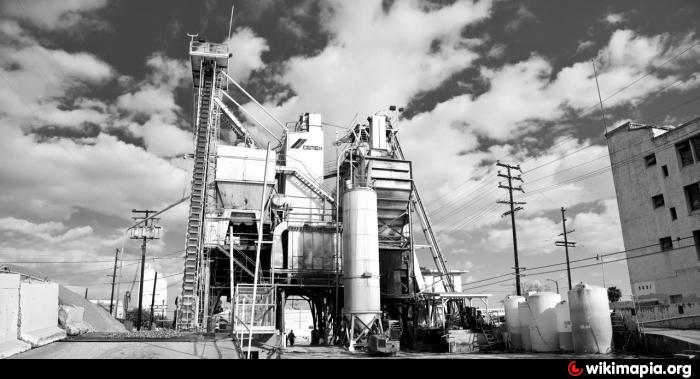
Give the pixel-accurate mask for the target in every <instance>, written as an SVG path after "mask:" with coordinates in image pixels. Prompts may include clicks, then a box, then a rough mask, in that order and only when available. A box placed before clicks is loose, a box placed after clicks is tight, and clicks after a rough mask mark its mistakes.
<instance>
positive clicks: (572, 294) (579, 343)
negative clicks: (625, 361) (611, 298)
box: [569, 283, 612, 354]
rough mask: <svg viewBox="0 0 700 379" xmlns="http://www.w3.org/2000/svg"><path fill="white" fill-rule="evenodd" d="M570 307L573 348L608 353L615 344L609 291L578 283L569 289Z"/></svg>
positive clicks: (586, 351)
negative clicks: (613, 341) (613, 343)
mask: <svg viewBox="0 0 700 379" xmlns="http://www.w3.org/2000/svg"><path fill="white" fill-rule="evenodd" d="M569 311H570V314H571V333H572V340H573V343H574V352H575V353H577V354H580V353H601V354H606V353H609V352H610V350H611V345H612V322H611V321H610V306H609V305H608V291H607V290H606V289H605V288H603V287H598V286H592V285H589V284H586V283H579V284H577V285H576V286H574V288H573V289H572V290H570V291H569Z"/></svg>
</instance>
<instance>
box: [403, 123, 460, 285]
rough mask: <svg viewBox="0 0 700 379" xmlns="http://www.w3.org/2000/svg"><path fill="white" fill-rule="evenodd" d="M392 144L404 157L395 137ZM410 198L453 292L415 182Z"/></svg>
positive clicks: (442, 274)
mask: <svg viewBox="0 0 700 379" xmlns="http://www.w3.org/2000/svg"><path fill="white" fill-rule="evenodd" d="M394 145H395V146H396V152H397V153H398V155H399V158H400V159H406V158H405V157H404V155H403V150H402V149H401V145H400V144H399V140H398V138H396V137H394ZM412 199H413V205H414V206H415V209H416V211H418V212H417V213H418V217H419V218H420V222H421V226H422V227H423V232H424V233H425V237H426V239H427V240H428V244H429V245H430V252H431V253H432V255H433V260H434V261H435V266H436V267H437V269H438V271H439V272H440V276H442V281H443V284H444V285H445V290H446V291H448V292H455V285H454V282H453V281H452V276H450V272H449V270H448V269H447V264H446V263H445V258H444V257H443V256H442V252H441V251H440V246H439V245H438V242H437V238H435V233H434V232H433V228H432V226H431V225H430V219H428V214H427V213H426V212H425V207H423V202H422V201H421V199H420V195H418V189H416V185H415V183H414V184H413V196H412Z"/></svg>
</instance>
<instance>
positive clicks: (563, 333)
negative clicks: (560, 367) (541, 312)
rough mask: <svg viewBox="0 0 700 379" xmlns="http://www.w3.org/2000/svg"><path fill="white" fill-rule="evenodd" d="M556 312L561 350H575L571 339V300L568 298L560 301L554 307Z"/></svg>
mask: <svg viewBox="0 0 700 379" xmlns="http://www.w3.org/2000/svg"><path fill="white" fill-rule="evenodd" d="M554 312H555V313H556V314H557V336H558V339H559V350H561V351H564V352H569V351H574V343H573V341H572V339H571V338H572V337H571V313H570V311H569V302H568V301H566V300H562V301H560V302H559V303H558V304H557V305H556V306H555V307H554Z"/></svg>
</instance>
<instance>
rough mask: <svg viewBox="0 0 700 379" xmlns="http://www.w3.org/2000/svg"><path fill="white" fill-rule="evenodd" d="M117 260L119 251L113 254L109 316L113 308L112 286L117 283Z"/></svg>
mask: <svg viewBox="0 0 700 379" xmlns="http://www.w3.org/2000/svg"><path fill="white" fill-rule="evenodd" d="M117 259H119V249H118V248H117V252H116V253H115V254H114V271H113V272H112V294H111V295H110V296H109V314H112V309H113V308H114V284H115V283H116V281H117Z"/></svg>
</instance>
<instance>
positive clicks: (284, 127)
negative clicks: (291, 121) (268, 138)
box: [224, 73, 287, 132]
mask: <svg viewBox="0 0 700 379" xmlns="http://www.w3.org/2000/svg"><path fill="white" fill-rule="evenodd" d="M224 75H226V77H227V78H228V80H230V81H231V83H233V84H234V85H235V86H236V87H238V89H239V90H241V91H242V92H243V93H244V94H245V95H246V96H248V98H249V99H250V100H252V101H253V102H254V103H255V104H257V105H258V106H259V107H260V108H261V109H262V110H263V112H265V114H267V115H268V116H270V118H272V119H273V120H275V122H277V124H279V126H281V127H282V129H283V130H284V131H285V132H286V131H287V126H286V125H284V124H283V123H282V122H281V121H280V120H278V119H277V117H275V116H273V115H272V113H270V112H269V111H268V110H267V108H265V107H264V106H263V105H262V104H260V103H259V102H258V101H257V100H255V98H254V97H253V96H252V95H251V94H249V93H248V91H246V90H245V89H243V87H241V86H240V84H238V83H237V82H236V81H235V80H233V78H232V77H230V76H228V75H227V74H226V73H224Z"/></svg>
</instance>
